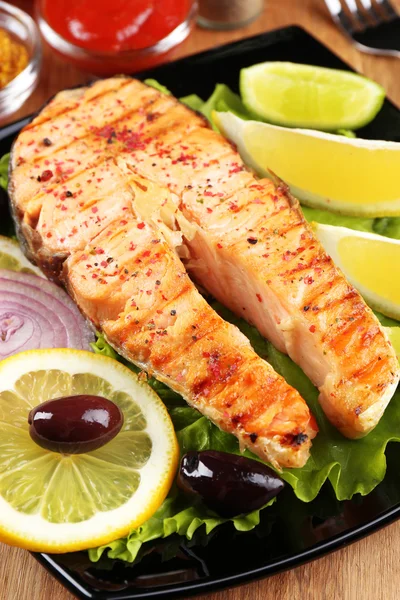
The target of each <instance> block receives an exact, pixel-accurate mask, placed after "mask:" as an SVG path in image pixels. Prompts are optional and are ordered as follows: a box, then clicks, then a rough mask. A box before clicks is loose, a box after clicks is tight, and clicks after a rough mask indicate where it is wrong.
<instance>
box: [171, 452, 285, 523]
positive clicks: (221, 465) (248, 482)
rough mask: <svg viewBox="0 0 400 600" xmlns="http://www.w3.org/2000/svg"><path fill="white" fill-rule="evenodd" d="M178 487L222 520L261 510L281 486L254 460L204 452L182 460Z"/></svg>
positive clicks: (221, 453)
mask: <svg viewBox="0 0 400 600" xmlns="http://www.w3.org/2000/svg"><path fill="white" fill-rule="evenodd" d="M178 485H179V487H180V488H181V489H182V490H183V491H185V492H187V493H189V494H197V495H198V496H199V497H200V498H201V499H202V501H203V502H204V504H205V505H206V506H208V507H209V508H211V509H212V510H214V511H215V512H217V513H218V514H219V515H221V516H222V517H235V516H237V515H241V514H244V513H248V512H251V511H252V510H256V509H258V508H261V507H262V506H264V505H265V504H267V502H269V501H270V500H272V498H274V497H275V496H276V495H277V494H278V493H279V492H280V491H281V490H282V489H283V487H284V485H285V484H284V482H283V481H282V479H281V478H280V477H278V475H277V474H276V473H275V472H274V471H273V470H272V469H270V467H267V466H266V465H264V464H263V463H260V462H258V461H256V460H252V459H250V458H246V457H244V456H237V455H235V454H228V453H227V452H217V451H215V450H205V451H202V452H187V454H185V455H184V456H183V457H182V461H181V466H180V469H179V474H178Z"/></svg>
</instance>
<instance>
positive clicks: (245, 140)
mask: <svg viewBox="0 0 400 600" xmlns="http://www.w3.org/2000/svg"><path fill="white" fill-rule="evenodd" d="M214 119H215V122H216V124H217V126H218V127H219V129H220V130H221V131H222V133H223V134H224V135H225V136H226V137H228V138H229V139H230V140H231V141H232V142H234V143H235V144H236V145H237V147H238V150H239V152H240V154H241V155H242V158H243V160H244V161H245V162H246V163H247V164H248V165H250V166H251V167H253V168H254V169H255V170H256V171H257V172H258V173H259V174H261V175H264V176H265V175H267V176H268V175H269V176H271V175H272V174H273V175H277V176H278V177H280V178H281V179H283V181H285V182H286V183H287V184H288V185H289V186H290V189H291V192H292V194H293V195H294V196H296V198H299V200H300V201H301V202H302V203H303V204H306V205H307V206H311V207H313V208H322V209H325V210H331V211H333V212H338V213H342V214H346V215H355V216H370V217H386V216H396V215H400V187H399V181H398V179H399V176H398V173H399V165H400V144H399V143H396V142H384V141H377V140H362V139H359V138H357V139H353V138H348V137H344V136H340V135H333V134H330V133H323V132H321V131H313V130H310V129H309V130H307V129H287V128H286V127H279V126H276V125H270V124H269V123H259V122H257V121H244V120H242V119H239V118H238V117H236V116H235V115H234V114H232V113H225V112H222V113H215V115H214Z"/></svg>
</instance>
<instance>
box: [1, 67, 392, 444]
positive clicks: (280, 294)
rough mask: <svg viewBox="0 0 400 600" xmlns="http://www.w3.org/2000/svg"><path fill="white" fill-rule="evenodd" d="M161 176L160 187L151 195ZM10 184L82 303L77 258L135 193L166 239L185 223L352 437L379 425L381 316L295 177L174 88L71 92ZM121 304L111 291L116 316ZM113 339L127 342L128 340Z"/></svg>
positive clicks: (33, 246)
mask: <svg viewBox="0 0 400 600" xmlns="http://www.w3.org/2000/svg"><path fill="white" fill-rule="evenodd" d="M118 173H120V174H118ZM121 173H123V174H124V175H123V176H121ZM131 175H132V176H134V177H136V178H137V177H140V178H141V181H142V183H141V184H140V185H141V187H142V188H145V190H144V189H141V191H140V194H139V193H138V191H137V189H135V190H134V191H133V193H132V184H131V183H129V181H130V179H129V178H130V176H131ZM143 181H144V182H146V183H145V184H143ZM150 184H151V186H157V189H158V191H157V192H155V189H156V188H154V187H152V188H151V191H150V192H147V191H146V190H147V189H148V187H147V186H148V185H150ZM10 189H11V196H12V202H13V207H14V213H15V215H16V219H17V221H18V222H19V224H20V231H21V236H22V237H23V238H24V239H25V240H26V244H27V251H28V255H30V256H31V257H32V258H33V259H34V260H35V261H36V262H37V263H38V264H39V265H40V266H42V268H43V269H44V270H45V272H47V273H50V274H52V276H53V277H55V278H57V277H59V274H60V273H61V271H62V272H63V273H64V278H65V281H66V284H67V286H68V287H69V289H70V290H71V293H73V295H74V297H75V299H76V301H77V302H78V304H79V305H80V306H81V307H82V308H83V301H84V293H83V290H82V288H81V287H79V286H78V284H77V280H76V278H75V277H74V273H75V272H76V271H77V270H78V266H79V263H77V262H75V261H76V256H75V253H76V252H78V251H80V252H84V254H85V247H86V245H87V244H88V243H89V242H90V243H91V242H92V240H93V239H95V236H96V235H104V232H105V231H110V228H112V227H114V228H115V227H116V225H115V218H116V217H117V216H118V217H121V215H123V214H124V212H123V211H124V210H127V212H129V213H130V214H132V209H130V208H129V209H126V203H127V202H126V199H127V198H128V197H129V194H130V193H132V196H133V197H134V200H132V204H133V205H137V203H139V204H140V206H141V208H137V210H138V211H139V212H138V214H139V215H143V221H145V222H146V223H147V221H148V220H149V219H150V220H151V219H153V220H152V222H153V223H155V224H157V226H158V227H159V228H164V229H163V232H164V235H165V236H166V238H165V239H167V238H168V236H169V235H170V233H168V231H169V232H171V230H172V231H173V230H174V229H179V230H180V231H181V233H182V235H183V241H184V246H185V250H186V252H185V253H184V254H183V255H182V256H183V260H184V263H185V266H186V268H187V269H188V271H189V272H190V274H191V275H192V276H193V277H194V278H195V279H196V280H197V281H198V282H199V283H200V284H201V285H202V286H203V287H204V288H205V289H206V290H208V291H209V292H210V293H212V294H213V295H214V296H215V297H216V298H217V299H218V300H220V301H221V302H222V303H223V304H225V305H226V306H228V307H229V308H230V309H231V310H233V311H234V312H235V313H236V314H238V315H240V316H242V317H244V318H245V319H247V320H248V321H249V322H250V323H252V324H254V325H256V326H257V328H258V329H259V331H260V332H261V333H262V334H263V335H264V336H265V337H267V338H268V339H270V340H271V341H272V343H273V344H274V345H275V346H276V347H277V348H279V349H280V350H281V351H284V352H287V353H288V354H289V356H290V357H291V358H292V359H293V360H294V361H295V362H296V363H297V364H299V365H300V367H301V368H302V369H303V370H304V371H305V373H306V374H307V375H308V376H309V378H310V379H311V380H312V381H313V383H314V384H315V385H316V386H317V387H318V388H319V390H320V397H319V398H320V402H321V405H322V407H323V409H324V410H325V413H326V415H327V416H328V418H329V419H330V420H331V422H332V423H333V424H334V425H336V426H337V427H338V428H339V430H340V431H341V432H342V433H343V434H344V435H346V436H348V437H351V438H355V437H361V436H363V435H365V434H366V433H368V432H369V431H370V430H371V429H372V428H373V427H374V426H375V425H376V424H377V423H378V421H379V419H380V417H381V416H382V414H383V412H384V409H385V407H386V406H387V404H388V402H389V400H390V398H391V397H392V395H393V393H394V390H395V388H396V385H397V383H398V380H399V367H398V362H397V358H396V355H395V352H394V350H393V348H392V346H391V344H390V342H389V341H388V339H387V337H386V335H385V333H384V331H383V329H382V328H381V327H380V324H379V322H378V320H377V319H376V318H375V316H374V315H373V313H372V311H371V310H370V309H369V308H368V307H367V306H366V304H365V303H364V301H363V300H362V298H361V297H360V295H359V294H358V292H357V291H356V290H355V289H354V288H353V287H352V286H351V285H350V284H349V283H348V282H347V281H346V280H345V278H344V276H343V275H342V273H341V272H340V271H339V270H338V269H337V268H336V267H335V265H334V264H333V262H332V260H331V259H330V257H329V256H327V255H326V253H325V252H324V250H323V248H322V246H321V245H320V243H319V242H318V240H317V239H316V238H315V237H314V235H313V232H312V230H311V228H310V227H309V226H308V224H307V223H306V221H305V220H304V218H303V216H302V213H301V210H300V207H299V205H298V203H297V201H296V200H295V199H293V198H292V197H291V196H290V194H289V193H288V190H287V188H286V187H285V185H284V184H278V185H275V184H274V183H272V182H271V181H269V180H260V179H257V178H256V177H255V176H254V174H253V173H252V172H251V171H250V170H249V169H248V168H247V167H246V166H245V165H244V163H243V161H242V160H241V158H240V156H239V154H238V153H237V152H236V150H235V148H233V147H232V145H231V144H230V143H229V142H228V141H227V140H225V139H224V138H223V137H222V136H221V135H219V134H218V133H216V132H215V131H213V130H212V129H211V128H210V127H209V125H208V123H207V122H206V121H205V120H204V119H203V118H202V117H201V116H199V115H198V114H196V113H194V112H193V111H191V110H190V109H189V108H187V107H185V106H184V105H182V104H181V103H179V102H178V101H177V100H176V99H174V98H173V97H172V96H167V95H164V94H161V93H160V92H158V91H157V90H154V89H152V88H149V87H148V86H146V85H144V84H142V83H140V82H138V81H134V80H131V79H128V78H114V79H109V80H106V81H103V82H100V83H96V84H95V85H93V86H92V87H90V88H86V89H85V88H82V89H78V90H74V91H70V92H63V93H62V94H59V95H58V96H56V98H55V99H54V100H53V101H52V102H51V103H50V104H49V105H48V106H47V107H46V108H45V109H44V110H43V111H42V112H41V114H40V115H39V116H38V117H37V118H36V119H35V120H34V121H33V123H32V124H31V125H30V126H28V128H26V129H25V130H24V131H23V132H22V133H21V134H20V136H19V138H18V139H17V142H16V144H15V146H14V149H13V155H12V170H11V188H10ZM156 199H157V201H158V206H159V209H158V217H157V218H156V219H155V218H154V217H151V214H152V209H151V210H149V207H152V206H153V205H154V203H155V202H156ZM168 207H169V209H168V210H167V208H168ZM140 211H142V212H140ZM143 211H144V212H143ZM171 211H172V213H171ZM145 214H146V218H145V216H144V215H145ZM171 214H173V216H171ZM113 223H114V225H113ZM167 230H168V231H167ZM110 235H111V234H110ZM171 235H172V234H171ZM174 235H176V233H175V234H174ZM157 236H158V234H157ZM168 243H169V245H170V247H171V244H172V246H173V240H169V241H168ZM70 256H71V258H68V257H70ZM66 259H68V260H67V263H65V265H66V266H65V265H64V262H65V260H66ZM179 264H180V263H179ZM63 265H64V267H63ZM80 268H81V269H82V267H80ZM180 268H181V269H182V267H181V266H180ZM128 270H129V269H128ZM91 283H92V284H93V282H91ZM97 284H98V282H96V286H95V289H96V294H100V292H99V291H98V290H99V286H98V285H97ZM132 293H133V292H132ZM135 293H136V292H135ZM193 293H195V292H193ZM89 297H90V301H89V302H88V303H86V304H85V307H84V308H83V310H84V312H85V313H86V314H89V313H90V312H91V311H90V310H89V304H90V306H92V305H94V299H93V295H90V296H89ZM99 297H100V296H99ZM166 297H167V296H166ZM132 298H133V296H132ZM114 301H115V302H117V301H116V300H115V298H114V295H113V297H112V299H110V298H109V297H107V300H106V303H104V304H105V305H107V307H106V311H107V310H111V306H112V305H113V302H114ZM122 304H123V301H122V300H121V303H120V304H118V310H121V311H122V312H121V313H118V314H120V315H123V314H124V312H123V306H122ZM162 310H163V309H162ZM89 316H91V314H89ZM114 317H115V314H113V321H114V320H115V319H114ZM92 318H93V316H92ZM120 318H121V317H118V322H120V321H119V319H120ZM124 318H125V317H124ZM95 322H96V321H95ZM100 324H101V327H102V328H103V330H104V331H106V326H105V324H104V323H103V322H102V323H100ZM123 329H124V331H125V334H127V332H128V330H130V329H129V328H126V327H125V324H124V326H123ZM107 331H108V335H111V330H108V329H107ZM112 331H113V334H115V331H116V330H115V329H113V330H112ZM120 335H122V330H121V334H120ZM177 335H178V334H177ZM111 341H112V342H113V340H111ZM113 343H115V344H116V346H117V347H118V349H119V351H121V344H122V345H124V344H126V343H127V341H126V340H125V339H123V340H122V338H121V337H119V338H118V339H116V340H115V341H114V342H113ZM235 344H236V342H233V345H234V346H235ZM130 348H131V349H130V350H129V352H130V355H129V356H130V358H131V360H134V361H135V360H136V361H137V360H138V358H137V356H136V354H135V353H134V352H133V350H132V345H130ZM186 352H187V353H189V350H186ZM206 352H208V350H206ZM187 355H189V354H187ZM229 364H230V363H229ZM146 365H147V368H154V370H156V369H155V367H153V366H151V361H150V363H146ZM163 369H166V365H164V366H163ZM160 371H161V370H160ZM159 376H162V375H159ZM235 376H236V375H235ZM274 376H275V377H276V375H275V374H274ZM228 388H229V386H228V385H227V384H225V392H224V393H225V394H227V395H228V396H229V391H228ZM184 395H185V394H184ZM185 396H186V397H187V398H188V399H189V396H188V394H187V393H186V395H185ZM189 401H191V400H190V399H189ZM228 403H229V401H228ZM209 404H212V402H211V401H209ZM201 410H202V411H203V412H205V409H204V407H202V408H201ZM253 410H255V409H251V411H250V412H249V413H246V415H247V414H250V413H252V411H253ZM236 412H237V411H236ZM239 412H240V414H242V413H243V411H239ZM243 414H244V413H243ZM245 418H247V416H246V417H245ZM213 419H214V420H215V421H216V422H217V420H216V418H215V417H213ZM219 424H220V426H222V427H225V428H226V426H224V424H223V423H221V422H220V423H219ZM307 435H309V434H307ZM293 439H296V440H297V439H299V438H298V437H296V438H293Z"/></svg>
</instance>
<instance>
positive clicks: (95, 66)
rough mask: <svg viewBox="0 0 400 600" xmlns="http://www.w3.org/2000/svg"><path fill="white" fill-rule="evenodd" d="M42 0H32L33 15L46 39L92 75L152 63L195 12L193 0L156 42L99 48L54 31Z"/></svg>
mask: <svg viewBox="0 0 400 600" xmlns="http://www.w3.org/2000/svg"><path fill="white" fill-rule="evenodd" d="M54 1H56V0H54ZM43 4H44V3H43V0H36V4H35V13H36V14H35V16H36V20H37V23H38V25H39V28H40V31H41V33H42V35H43V37H44V39H45V40H46V42H47V43H48V44H49V45H50V46H51V47H52V48H53V49H54V50H55V51H56V52H57V53H58V54H60V55H61V56H62V57H64V58H65V59H67V60H69V61H70V62H72V63H74V64H75V65H76V66H78V67H79V68H81V69H83V70H85V71H89V72H90V73H94V74H96V75H115V74H120V73H133V72H135V71H141V70H143V69H147V68H149V67H152V66H155V65H156V64H158V63H160V62H161V61H162V59H165V58H166V57H167V55H168V53H169V52H170V51H171V50H172V49H173V48H174V47H175V46H177V45H178V44H180V43H181V42H183V40H184V39H185V38H186V37H187V36H188V35H189V33H190V31H191V29H192V27H193V25H194V23H195V20H196V16H197V0H194V1H193V2H192V4H191V6H190V8H189V12H188V14H187V15H186V18H185V20H184V21H183V22H182V23H180V24H179V25H178V26H177V27H176V28H175V29H173V30H172V31H171V32H170V33H169V34H168V35H167V36H166V37H164V38H163V39H161V40H159V41H158V42H157V43H156V44H154V45H152V46H148V47H146V48H141V49H137V50H124V51H120V52H100V51H94V50H88V49H87V48H82V47H80V46H77V45H76V44H73V43H72V42H70V41H69V40H66V39H65V38H64V37H63V36H61V35H60V34H59V33H57V32H56V31H55V30H54V29H53V28H52V27H51V26H50V24H49V23H48V21H47V20H46V17H45V11H44V10H43Z"/></svg>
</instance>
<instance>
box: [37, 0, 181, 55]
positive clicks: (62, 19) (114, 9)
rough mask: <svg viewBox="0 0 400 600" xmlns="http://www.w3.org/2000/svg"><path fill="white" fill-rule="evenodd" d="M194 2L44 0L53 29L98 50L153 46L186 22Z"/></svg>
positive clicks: (120, 50) (74, 42) (120, 49)
mask: <svg viewBox="0 0 400 600" xmlns="http://www.w3.org/2000/svg"><path fill="white" fill-rule="evenodd" d="M191 5H192V1H191V0H42V9H43V16H44V17H45V19H46V21H47V22H48V24H49V25H50V27H51V28H52V29H53V30H54V31H56V32H57V33H58V34H59V35H61V36H62V37H63V38H64V39H65V40H67V41H69V42H71V43H72V44H75V45H76V46H79V47H81V48H85V49H87V50H91V51H95V52H123V51H129V50H140V49H143V48H148V47H150V46H153V45H154V44H156V43H157V42H158V41H160V40H162V39H163V38H165V37H166V36H167V35H168V34H169V33H171V32H172V31H173V30H174V29H175V28H176V27H177V26H178V25H179V24H180V23H182V22H183V21H185V19H186V17H187V15H188V13H189V9H190V7H191Z"/></svg>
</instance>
